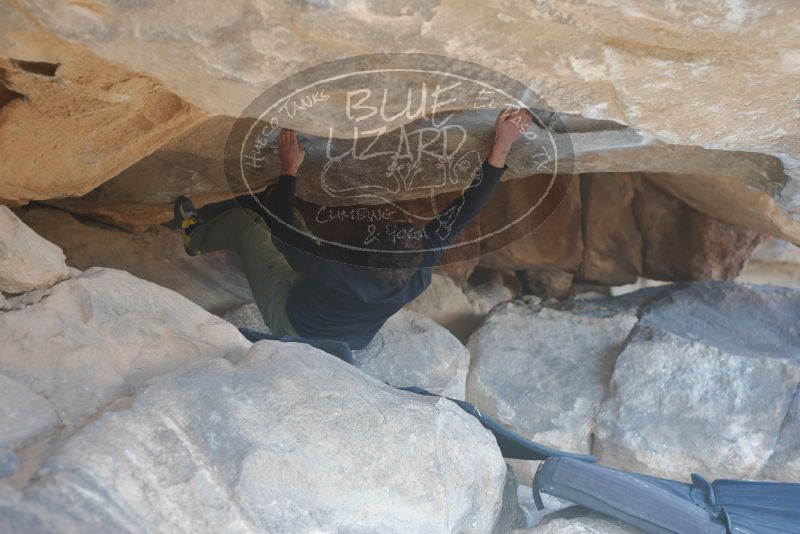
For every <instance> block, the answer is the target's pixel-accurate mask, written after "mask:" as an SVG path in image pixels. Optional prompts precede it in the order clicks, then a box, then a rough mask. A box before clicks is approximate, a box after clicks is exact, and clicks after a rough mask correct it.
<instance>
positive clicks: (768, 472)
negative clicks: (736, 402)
mask: <svg viewBox="0 0 800 534" xmlns="http://www.w3.org/2000/svg"><path fill="white" fill-rule="evenodd" d="M759 475H760V476H761V477H763V478H765V479H768V480H786V481H789V482H797V481H798V480H800V394H796V395H795V397H794V401H793V402H792V405H791V407H790V408H789V413H788V414H787V415H786V419H784V421H783V426H782V427H781V434H780V436H779V437H778V441H777V442H776V443H775V449H774V452H773V453H772V455H771V456H770V457H769V459H768V460H767V463H766V465H764V468H763V469H762V470H761V473H760V474H759Z"/></svg>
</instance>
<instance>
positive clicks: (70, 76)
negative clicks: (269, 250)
mask: <svg viewBox="0 0 800 534" xmlns="http://www.w3.org/2000/svg"><path fill="white" fill-rule="evenodd" d="M794 7H795V6H794V3H793V2H792V1H791V0H780V1H777V2H776V1H765V0H746V1H743V2H725V3H718V4H714V5H713V6H712V5H704V6H700V7H698V6H695V5H694V4H691V3H669V4H665V5H662V4H653V3H647V2H640V1H636V2H629V3H627V4H625V5H619V6H611V7H609V6H606V5H584V4H574V5H573V4H564V3H562V2H556V1H555V0H546V1H543V2H539V3H537V4H536V5H534V6H531V5H530V3H528V2H521V1H518V0H506V1H504V2H501V3H499V4H491V5H488V4H485V3H481V2H477V1H474V0H473V1H470V2H468V3H466V4H465V3H463V2H458V3H441V4H437V3H435V2H434V3H430V2H427V1H421V2H415V3H411V4H408V5H403V6H399V5H394V4H389V5H386V4H385V3H380V2H374V3H372V2H371V3H366V4H364V3H363V2H357V1H355V0H352V1H344V2H335V3H331V2H306V3H304V4H302V5H301V7H298V6H296V5H289V4H283V3H279V2H274V1H267V0H264V1H257V0H239V1H235V2H229V3H227V4H226V6H225V7H224V8H218V9H215V10H213V16H208V15H207V16H198V14H197V11H196V6H195V5H194V4H193V3H192V2H187V1H182V2H176V3H174V4H172V5H170V6H167V7H165V6H161V5H156V4H147V3H145V4H138V3H134V4H124V5H121V4H117V3H112V2H108V1H105V0H100V1H99V2H96V3H95V4H92V6H91V7H89V6H88V5H84V4H65V5H61V4H58V3H56V2H53V1H52V0H26V1H24V2H20V3H15V4H8V5H4V6H3V8H2V10H3V11H2V17H0V20H2V21H3V23H2V24H3V30H4V31H3V37H2V38H0V55H3V56H6V57H9V58H17V59H22V60H26V61H28V62H29V64H28V70H27V71H26V69H25V68H21V67H20V66H19V65H21V64H19V63H18V65H16V66H15V65H14V64H13V63H11V62H6V63H5V65H6V67H4V68H6V69H7V70H8V73H10V74H6V77H7V78H9V79H11V81H7V82H4V83H6V84H7V85H9V86H10V90H9V91H7V92H6V96H5V97H4V100H5V101H6V106H5V108H20V107H22V105H23V102H25V100H23V99H20V98H15V97H14V91H16V93H17V94H23V95H25V96H26V97H27V96H28V95H29V94H31V95H36V94H37V93H36V91H35V90H32V89H31V88H30V87H29V86H32V85H34V81H31V82H30V83H27V84H26V83H25V80H27V79H28V78H30V79H31V80H33V77H34V76H39V77H44V78H48V77H49V78H54V77H55V78H58V79H63V80H65V81H66V82H67V83H63V84H62V85H63V86H64V87H57V89H58V90H59V91H61V92H65V93H66V96H64V95H61V96H58V98H57V103H54V106H56V107H58V106H61V107H65V106H63V104H62V103H63V102H70V101H71V100H70V99H71V98H72V99H73V100H74V99H75V97H74V96H73V93H80V91H76V90H75V89H76V88H81V87H82V85H81V84H85V85H86V86H87V88H86V90H85V91H83V93H85V94H88V95H89V96H81V97H80V99H79V103H80V105H77V104H73V105H72V106H71V107H70V106H66V108H67V109H73V110H74V109H79V110H80V111H83V110H84V109H86V108H87V107H88V108H100V109H102V110H103V113H101V112H98V113H97V114H96V115H92V116H87V115H83V116H82V118H83V119H84V120H83V121H80V122H78V121H77V120H76V118H75V117H76V116H77V115H78V114H75V113H72V114H70V115H69V117H72V119H70V120H71V121H72V122H70V120H64V121H62V126H61V127H60V130H61V131H69V130H68V129H67V128H70V127H72V131H76V132H79V135H75V136H72V137H73V138H74V139H73V140H70V139H66V140H63V141H59V152H60V149H62V148H63V149H64V150H63V153H64V154H65V155H67V156H69V157H70V158H72V157H73V156H72V154H73V152H72V151H70V150H68V147H70V146H71V145H70V143H72V142H74V141H79V142H81V145H82V146H85V145H86V143H83V139H84V138H85V137H86V136H90V138H91V140H93V141H94V140H96V143H95V145H96V146H95V147H94V152H93V154H96V155H97V156H99V157H96V158H94V159H90V158H86V161H92V164H93V165H94V166H97V167H98V169H97V170H96V171H91V172H90V173H89V174H86V175H80V174H77V173H76V174H75V175H73V176H70V177H66V178H69V180H76V179H77V180H78V181H80V182H81V184H82V185H86V184H87V183H90V182H94V183H100V182H102V181H104V180H106V179H108V178H109V177H110V174H109V171H110V170H111V169H112V168H117V169H118V171H121V170H122V168H120V165H119V164H120V163H122V162H123V160H125V161H126V166H129V165H130V164H131V163H132V162H133V161H136V159H138V158H139V157H141V156H144V155H146V154H149V153H150V152H152V151H153V150H155V149H156V148H158V146H156V144H155V142H156V140H158V139H161V144H162V145H163V144H164V142H166V140H167V139H166V138H168V137H169V136H175V135H177V134H179V133H180V132H183V131H186V130H187V129H188V128H189V127H191V126H192V125H194V124H197V120H198V119H202V118H203V117H198V116H197V114H196V112H195V111H194V107H193V106H192V105H189V104H187V102H192V103H193V104H194V105H196V106H198V107H199V108H201V109H202V110H203V111H205V112H206V113H208V114H211V115H213V116H214V117H212V119H217V118H220V120H224V117H225V116H229V117H230V116H236V115H238V114H239V113H240V112H241V111H242V110H243V109H244V108H245V107H246V106H247V104H249V103H250V102H251V101H252V100H253V99H254V98H255V97H256V96H258V95H259V94H260V93H261V92H262V91H263V90H264V89H265V88H266V87H268V86H269V85H271V84H273V83H275V82H277V81H278V80H281V79H283V78H285V77H286V76H287V75H289V74H291V73H295V72H297V71H299V70H301V69H303V68H305V67H309V66H312V65H316V64H319V63H320V62H324V61H328V60H331V59H336V58H341V57H344V56H352V55H356V54H361V53H368V52H375V51H392V52H406V51H410V50H414V51H422V52H427V53H433V54H444V55H456V56H458V57H461V58H463V59H467V60H471V61H475V62H477V63H479V64H481V65H485V66H487V67H489V68H494V69H497V70H499V71H502V72H505V73H507V74H509V75H511V76H513V77H515V78H517V79H519V80H522V81H524V82H525V83H528V84H530V85H531V87H532V88H533V89H534V90H535V91H536V92H537V93H538V94H541V95H542V96H543V98H544V99H545V100H546V101H547V102H548V103H549V105H550V106H551V107H552V108H554V109H556V110H559V111H563V112H566V113H572V114H574V115H575V117H574V118H573V119H571V120H572V124H571V125H570V127H569V129H570V135H571V136H572V137H573V145H574V158H575V160H576V169H577V170H579V171H581V172H631V171H645V172H673V173H675V174H674V175H673V176H671V177H669V179H668V181H669V184H666V185H665V188H666V189H668V190H670V191H672V192H673V193H674V194H676V195H678V196H679V197H680V198H682V199H683V200H685V201H686V202H688V203H689V204H690V205H692V206H694V207H696V208H698V209H700V210H701V211H704V212H707V213H710V214H712V215H713V216H715V217H716V218H719V219H720V220H723V221H725V222H727V223H732V224H744V225H745V226H747V227H750V228H753V229H755V230H757V231H759V232H765V233H772V234H776V235H781V236H782V237H784V238H792V239H794V240H795V241H798V240H800V230H798V225H797V224H796V223H794V222H792V221H791V219H790V216H792V215H794V216H796V215H797V213H798V211H799V210H800V208H799V207H798V206H800V200H798V193H799V192H800V187H799V186H798V182H797V178H798V173H799V172H800V165H798V152H797V132H798V130H800V118H798V116H797V114H796V113H795V107H796V96H797V95H796V94H795V92H794V91H793V89H792V88H794V87H797V86H798V83H796V82H797V79H798V78H797V76H798V74H797V72H798V71H800V69H797V68H796V66H797V46H796V43H797V40H798V30H797V28H798V27H800V25H798V24H797V23H796V22H797V19H796V10H794ZM298 12H300V13H302V17H298ZM187 20H191V21H192V23H191V24H187V23H186V21H187ZM464 27H469V28H483V29H484V30H485V32H489V33H491V34H492V35H494V36H495V37H496V38H494V39H492V40H489V41H487V40H486V39H484V38H483V34H484V33H485V32H477V33H475V32H473V33H469V32H467V33H465V32H464V31H463V28H464ZM365 28H366V29H365ZM531 33H533V34H535V35H537V36H539V38H538V39H536V40H533V41H532V40H530V39H528V38H527V36H528V35H530V34H531ZM64 40H68V41H73V42H77V43H81V44H82V45H84V46H77V45H69V44H68V43H65V42H64ZM275 42H281V43H284V44H285V46H282V47H279V48H276V47H274V46H273V44H274V43H275ZM408 43H414V46H413V48H412V49H409V48H408ZM542 50H547V52H548V53H546V54H542V53H541V51H542ZM93 54H96V55H97V56H100V57H102V58H104V59H102V60H101V59H99V58H96V57H93ZM107 60H110V61H111V62H113V63H114V64H116V65H119V66H120V67H114V68H113V69H112V67H111V66H110V65H109V63H108V61H107ZM30 62H40V63H41V62H45V63H50V64H51V67H50V68H48V67H47V65H39V66H34V67H31V66H30V65H31V64H32V63H30ZM98 63H100V64H101V65H100V68H98V66H96V65H97V64H98ZM56 64H60V66H59V67H58V68H55V69H54V68H52V65H56ZM34 65H38V64H34ZM84 65H85V67H84ZM91 65H94V67H93V69H92V71H93V72H99V73H101V75H96V76H95V77H97V78H101V79H102V82H101V83H99V84H97V85H95V82H94V80H92V79H84V78H85V77H84V78H81V77H80V76H78V75H77V74H75V73H76V72H83V71H80V69H82V68H89V66H91ZM12 67H13V68H12ZM114 69H116V70H114ZM19 70H22V71H25V72H24V73H20V72H17V71H19ZM31 70H33V71H34V73H33V74H29V72H30V71H31ZM37 70H38V73H37V72H36V71H37ZM132 73H143V74H141V75H139V74H135V75H134V74H132ZM52 74H55V76H52ZM23 77H24V80H23ZM150 77H152V78H150ZM12 78H13V79H12ZM153 79H157V80H159V81H161V82H163V84H164V87H166V88H168V89H165V88H162V87H160V86H158V85H156V84H155V82H154V81H153ZM35 82H36V84H38V85H43V84H41V83H39V82H40V80H39V79H38V78H37V79H35ZM793 82H794V83H793ZM104 84H105V85H104ZM51 85H52V84H51ZM45 87H49V86H46V85H45ZM776 87H777V88H779V89H778V90H775V88H776ZM70 91H72V93H71V92H70ZM173 92H174V94H173ZM95 95H96V96H95ZM175 95H180V97H181V98H178V97H176V96H175ZM93 97H94V98H93ZM92 98H93V99H92ZM182 99H183V100H182ZM28 100H30V99H28ZM25 105H26V106H27V105H28V104H25ZM113 107H117V108H120V109H119V111H118V112H116V113H115V114H114V115H113V116H109V115H107V114H106V115H104V112H106V111H108V110H109V109H110V108H113ZM10 111H17V110H14V109H11V110H8V114H9V115H10V114H11V113H10ZM31 115H32V112H30V111H29V112H27V114H25V115H23V116H22V117H19V118H16V119H15V120H14V121H13V122H10V121H9V122H8V123H7V124H14V125H16V126H15V129H16V128H21V127H22V126H23V125H24V124H26V122H25V119H28V118H34V119H37V120H39V123H38V124H37V123H36V121H35V120H34V121H28V122H30V123H31V124H32V129H33V131H36V132H37V133H38V134H39V135H44V132H45V131H50V132H52V130H47V127H46V126H43V125H42V124H41V119H40V118H37V117H30V116H31ZM53 115H55V114H54V113H53ZM69 117H68V119H69ZM623 125H627V126H628V127H627V128H626V127H624V126H623ZM301 129H302V128H301ZM5 130H7V131H8V132H9V134H11V135H13V131H12V130H13V129H12V128H5ZM93 130H94V131H95V132H96V133H93ZM29 131H30V130H29ZM109 132H111V133H109ZM70 133H71V132H70ZM119 136H122V138H121V139H120V137H119ZM27 137H28V136H20V138H21V139H23V141H19V142H22V143H27V142H28V141H26V140H24V139H26V138H27ZM67 137H69V136H67ZM104 137H106V138H108V139H109V140H110V142H104V141H103V138H104ZM56 138H59V139H61V136H56ZM40 145H41V148H40V149H39V150H40V154H41V155H42V156H46V155H47V154H46V153H44V152H43V151H44V150H45V148H44V144H43V143H41V144H40ZM26 146H27V145H26ZM31 146H32V147H33V148H34V149H35V147H36V146H37V145H36V144H35V143H34V144H33V145H31ZM121 146H125V147H126V148H125V149H123V150H120V147H121ZM701 147H706V148H701ZM47 148H48V149H49V148H50V147H47ZM15 152H16V153H19V154H26V151H24V150H23V151H15ZM75 153H77V152H75ZM134 153H136V155H137V157H136V158H133V157H132V156H133V154H134ZM24 157H25V156H20V162H21V163H20V167H21V168H25V166H24V162H23V158H24ZM112 160H113V161H114V162H115V163H116V165H112V164H111V163H110V162H111V161H112ZM30 161H31V162H33V161H37V159H36V158H30ZM48 161H50V162H51V163H53V164H51V165H48V167H50V168H55V167H56V165H55V164H54V163H55V162H57V161H59V160H58V159H57V157H56V156H53V158H52V159H48ZM74 163H75V165H70V168H75V169H76V170H77V169H78V168H79V167H82V168H84V169H86V165H85V164H84V163H83V162H81V161H75V162H74ZM181 166H183V164H179V165H171V164H170V165H169V166H168V168H163V170H164V172H163V173H159V174H169V171H170V169H172V168H177V167H181ZM185 168H188V169H192V170H195V169H196V166H192V165H190V166H189V167H185ZM29 178H30V176H29V175H27V174H25V173H22V174H19V179H20V180H21V181H23V183H24V181H25V180H29ZM151 179H152V178H151ZM190 183H191V181H187V184H190ZM75 189H78V187H71V184H69V183H66V184H64V185H63V186H62V187H55V188H51V189H50V190H51V191H53V190H55V191H62V192H66V191H68V190H72V191H74V190H75ZM146 189H152V188H146ZM0 196H3V195H0ZM722 199H724V200H722ZM787 214H788V215H789V216H787Z"/></svg>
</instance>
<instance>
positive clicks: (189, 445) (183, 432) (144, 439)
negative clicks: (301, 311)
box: [0, 342, 506, 534]
mask: <svg viewBox="0 0 800 534" xmlns="http://www.w3.org/2000/svg"><path fill="white" fill-rule="evenodd" d="M310 393H311V394H310ZM299 429H302V431H299ZM375 451H380V454H375ZM505 483H506V467H505V464H504V463H503V459H502V458H501V456H500V453H499V450H498V449H497V446H496V445H495V443H494V440H493V438H492V436H491V434H490V433H489V432H488V431H486V430H484V429H483V428H482V427H481V426H480V424H479V423H478V422H477V421H476V420H474V419H473V418H471V417H470V416H469V415H467V414H466V413H464V412H463V411H462V410H461V409H460V408H458V407H457V406H456V405H454V404H453V403H450V402H449V401H446V400H444V399H433V398H424V397H421V396H418V395H414V394H411V393H405V392H400V391H397V390H395V389H393V388H390V387H388V386H384V385H382V384H380V383H379V382H376V381H375V380H373V379H371V378H368V377H366V376H364V375H363V374H362V373H361V372H359V371H358V370H357V369H354V368H353V367H351V366H348V365H346V364H344V363H342V362H340V361H338V360H336V359H335V358H332V357H330V356H328V355H326V354H324V353H322V352H320V351H316V350H313V349H310V348H308V347H302V346H299V345H285V344H280V343H272V342H262V343H258V344H256V345H254V346H253V348H252V350H251V352H250V353H249V354H248V357H247V358H246V359H245V360H244V361H243V362H242V363H241V364H240V365H237V366H234V365H232V364H230V363H229V362H227V361H225V360H222V359H215V360H211V361H206V362H202V363H198V364H196V365H194V366H192V367H190V368H188V369H185V370H183V371H180V372H176V373H174V374H171V375H168V376H165V377H163V378H161V379H159V380H157V381H155V382H153V383H152V385H150V386H149V387H148V388H147V389H146V390H144V391H143V392H142V393H140V394H138V395H137V396H136V399H135V400H134V401H133V403H132V405H131V407H130V408H129V409H124V410H121V411H118V412H109V413H107V414H105V415H104V416H103V417H101V418H100V419H99V420H97V421H96V422H94V423H92V424H90V425H88V426H87V427H86V428H84V429H83V430H82V431H80V432H79V433H77V434H76V435H75V436H73V437H72V438H70V439H69V440H67V441H66V443H64V444H63V446H61V447H59V449H58V450H57V451H56V452H55V453H54V454H53V455H51V456H50V457H49V458H48V459H47V461H46V463H45V465H44V466H43V468H42V469H41V470H40V471H39V474H38V475H37V477H36V479H35V481H34V482H32V483H31V485H30V486H29V487H28V488H27V490H26V492H25V495H24V499H20V497H16V499H14V497H13V496H12V497H11V498H10V499H9V500H11V501H12V505H11V507H12V508H13V509H15V510H17V511H18V512H17V513H18V515H19V516H20V519H19V520H20V524H23V523H22V521H24V520H25V519H26V518H25V517H24V513H25V512H27V513H28V517H27V519H28V520H29V521H30V520H31V516H33V518H35V519H38V520H45V521H46V520H47V519H52V518H54V517H55V518H57V519H58V521H59V522H60V523H62V524H70V523H72V524H74V525H76V527H78V529H82V531H87V530H101V531H121V530H127V529H130V528H137V529H141V530H153V529H156V528H157V529H158V530H159V531H162V532H187V531H206V530H212V531H225V530H238V531H250V530H253V531H265V532H314V531H322V530H324V531H332V532H345V531H346V532H409V531H412V532H443V533H444V532H446V533H453V534H455V533H476V534H477V533H485V532H490V531H492V528H493V526H494V525H495V523H496V522H497V521H498V520H499V514H500V510H501V507H502V504H503V491H504V486H505ZM15 501H16V502H15ZM0 515H3V516H7V515H6V514H5V513H4V514H0ZM12 521H13V519H12ZM67 521H69V522H70V523H67ZM12 524H13V523H12Z"/></svg>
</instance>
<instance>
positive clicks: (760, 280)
mask: <svg viewBox="0 0 800 534" xmlns="http://www.w3.org/2000/svg"><path fill="white" fill-rule="evenodd" d="M737 280H738V281H740V282H744V283H749V284H773V285H776V286H785V287H792V288H794V289H800V247H798V246H796V245H792V244H791V243H787V242H786V241H782V240H780V239H765V240H764V241H762V242H761V243H760V244H759V245H758V247H756V249H755V250H754V251H753V254H752V255H751V256H750V259H748V260H747V263H745V265H744V269H742V272H741V273H740V274H739V277H738V278H737Z"/></svg>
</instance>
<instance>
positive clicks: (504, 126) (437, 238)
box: [425, 109, 533, 265]
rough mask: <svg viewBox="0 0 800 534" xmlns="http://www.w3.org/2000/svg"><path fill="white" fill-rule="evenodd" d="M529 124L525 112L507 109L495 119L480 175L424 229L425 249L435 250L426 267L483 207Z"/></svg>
mask: <svg viewBox="0 0 800 534" xmlns="http://www.w3.org/2000/svg"><path fill="white" fill-rule="evenodd" d="M532 121H533V118H532V117H531V115H530V113H529V112H528V110H525V109H506V110H504V111H503V112H501V113H500V115H499V116H498V117H497V120H496V121H495V128H494V132H495V133H494V143H493V144H492V149H491V150H490V151H489V155H488V157H487V158H486V161H484V163H483V166H482V167H481V170H480V172H479V173H478V175H477V176H475V178H474V179H473V182H472V184H471V185H470V186H469V187H468V188H467V190H466V191H465V192H464V194H463V195H462V196H461V197H459V198H457V199H455V200H454V201H453V202H451V203H450V205H448V206H447V208H445V210H444V211H443V212H442V213H440V214H439V216H438V217H436V218H435V219H434V220H432V221H431V222H430V223H428V225H427V226H426V227H425V234H426V235H427V243H426V248H432V249H434V252H433V254H432V255H431V256H430V258H429V259H428V261H426V263H428V264H431V265H432V264H435V263H437V262H438V261H439V258H440V257H441V255H442V253H443V250H442V247H444V246H446V245H448V244H450V243H452V242H453V241H454V240H455V238H456V237H458V235H459V234H460V233H461V232H462V231H463V230H464V228H465V227H466V226H467V225H468V224H469V223H470V222H472V220H473V219H474V218H475V217H476V216H477V215H478V213H480V211H481V210H482V209H483V208H484V206H486V203H487V202H488V201H489V198H490V197H491V196H492V192H493V191H494V189H495V187H496V186H497V184H498V183H499V182H500V178H501V177H502V176H503V173H504V172H505V170H506V168H507V166H506V158H507V157H508V153H509V152H510V151H511V145H512V144H514V141H516V140H517V138H519V136H520V135H522V134H523V133H525V131H526V130H527V129H528V127H529V126H530V125H531V122H532Z"/></svg>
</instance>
